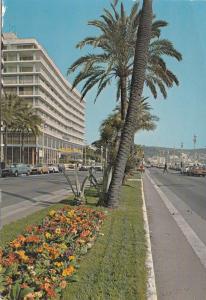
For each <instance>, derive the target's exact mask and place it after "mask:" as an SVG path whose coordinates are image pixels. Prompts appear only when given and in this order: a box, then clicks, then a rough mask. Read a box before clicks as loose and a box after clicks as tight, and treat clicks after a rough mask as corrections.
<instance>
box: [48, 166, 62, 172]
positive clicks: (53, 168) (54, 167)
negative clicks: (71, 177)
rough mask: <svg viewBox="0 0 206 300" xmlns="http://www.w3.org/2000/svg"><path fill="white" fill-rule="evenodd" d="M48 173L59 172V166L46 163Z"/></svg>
mask: <svg viewBox="0 0 206 300" xmlns="http://www.w3.org/2000/svg"><path fill="white" fill-rule="evenodd" d="M48 169H49V173H59V168H58V167H57V166H55V165H48Z"/></svg>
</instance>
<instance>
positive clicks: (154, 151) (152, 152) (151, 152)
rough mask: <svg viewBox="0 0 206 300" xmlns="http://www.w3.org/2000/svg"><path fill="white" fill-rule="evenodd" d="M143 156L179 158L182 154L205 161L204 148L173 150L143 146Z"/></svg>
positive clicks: (205, 151)
mask: <svg viewBox="0 0 206 300" xmlns="http://www.w3.org/2000/svg"><path fill="white" fill-rule="evenodd" d="M143 149H144V156H145V158H147V157H152V156H165V155H177V156H179V155H180V154H181V153H182V152H183V153H185V154H187V155H188V156H191V157H193V156H194V155H196V156H198V157H199V158H200V159H201V160H205V161H206V148H205V149H195V150H194V149H174V148H167V147H154V146H151V147H150V146H143Z"/></svg>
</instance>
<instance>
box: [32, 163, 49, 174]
mask: <svg viewBox="0 0 206 300" xmlns="http://www.w3.org/2000/svg"><path fill="white" fill-rule="evenodd" d="M31 173H32V174H49V168H48V166H47V165H46V164H37V165H35V166H33V167H32V169H31Z"/></svg>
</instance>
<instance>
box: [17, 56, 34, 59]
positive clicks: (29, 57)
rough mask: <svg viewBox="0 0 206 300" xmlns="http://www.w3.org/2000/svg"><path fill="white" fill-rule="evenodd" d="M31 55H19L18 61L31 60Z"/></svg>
mask: <svg viewBox="0 0 206 300" xmlns="http://www.w3.org/2000/svg"><path fill="white" fill-rule="evenodd" d="M33 59H34V58H33V55H21V56H20V60H33Z"/></svg>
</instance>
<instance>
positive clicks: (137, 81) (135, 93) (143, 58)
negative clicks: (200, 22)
mask: <svg viewBox="0 0 206 300" xmlns="http://www.w3.org/2000/svg"><path fill="white" fill-rule="evenodd" d="M151 28H152V0H144V1H143V6H142V13H141V17H140V22H139V26H138V31H137V38H136V46H135V56H134V65H133V74H132V81H131V93H130V99H129V105H128V111H127V115H126V119H125V123H124V126H123V130H122V136H121V141H120V146H119V150H118V154H117V158H116V161H115V167H114V172H113V176H112V181H111V184H110V187H109V191H108V198H107V205H108V206H109V207H112V208H115V207H118V205H119V196H120V188H121V184H122V180H123V177H124V171H125V167H126V163H127V159H128V156H129V152H130V148H131V144H132V140H133V137H134V126H135V119H136V116H137V113H138V104H139V101H140V100H141V96H142V92H143V87H144V82H145V76H146V68H147V62H148V50H149V43H150V39H151Z"/></svg>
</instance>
